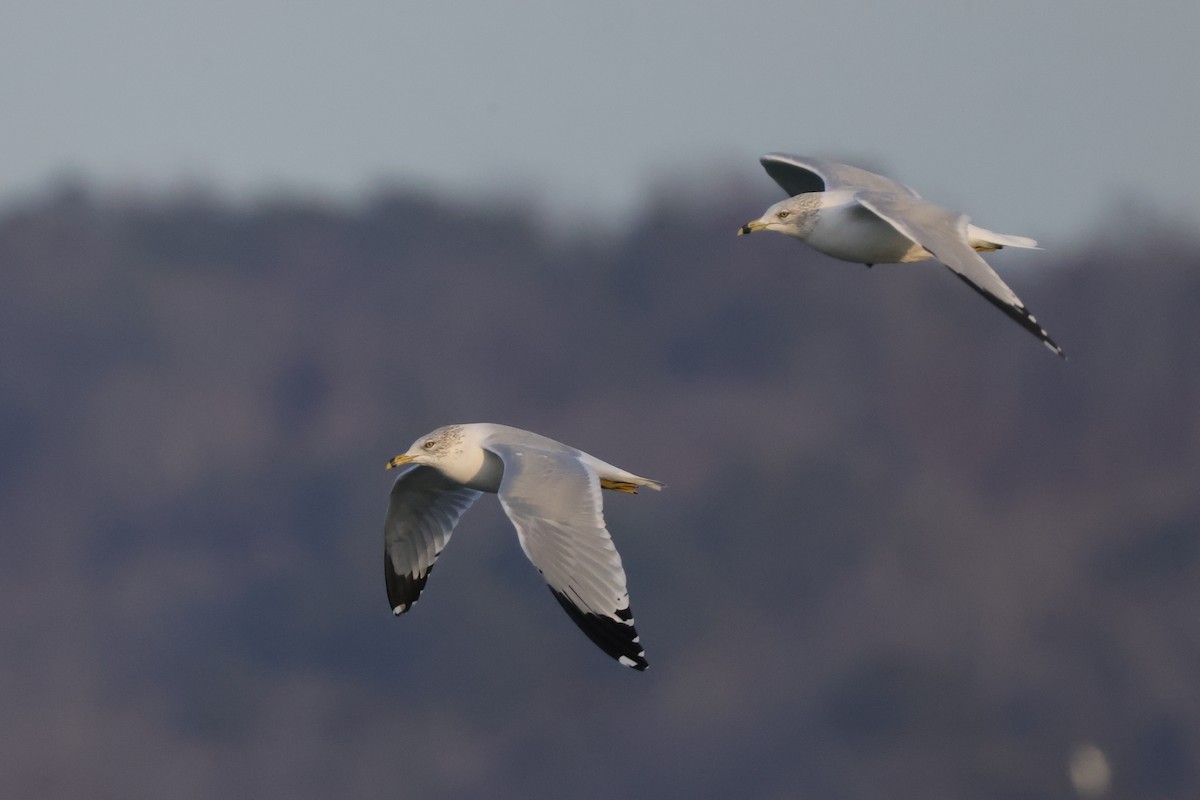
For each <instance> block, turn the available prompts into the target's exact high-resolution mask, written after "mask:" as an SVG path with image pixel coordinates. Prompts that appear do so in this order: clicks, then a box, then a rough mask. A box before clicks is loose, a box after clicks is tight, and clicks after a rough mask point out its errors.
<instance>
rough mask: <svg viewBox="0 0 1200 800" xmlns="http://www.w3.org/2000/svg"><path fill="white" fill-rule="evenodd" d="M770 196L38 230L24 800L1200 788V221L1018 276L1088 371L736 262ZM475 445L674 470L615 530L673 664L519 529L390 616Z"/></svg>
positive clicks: (1014, 337)
mask: <svg viewBox="0 0 1200 800" xmlns="http://www.w3.org/2000/svg"><path fill="white" fill-rule="evenodd" d="M768 194H769V193H768ZM768 194H764V193H763V192H761V191H759V192H749V191H747V190H745V189H743V188H739V187H736V186H732V187H731V186H714V187H712V191H710V192H694V193H687V194H686V196H683V197H678V196H675V197H669V196H668V194H667V193H664V195H663V199H661V200H659V201H654V202H652V203H651V204H650V207H649V208H647V209H646V211H645V213H643V214H640V215H638V217H637V219H636V221H635V222H633V223H630V224H628V225H625V226H619V225H616V224H611V225H608V227H601V228H597V227H593V226H592V225H591V224H590V223H589V225H588V226H580V227H579V228H578V229H573V228H572V226H571V225H569V224H566V221H564V220H562V219H560V220H559V224H558V225H556V226H551V225H550V224H549V223H547V222H546V221H545V220H543V219H542V218H541V217H540V216H539V215H538V214H536V213H534V212H533V211H531V210H529V209H528V208H526V207H524V206H523V205H522V204H521V203H518V202H512V203H505V202H497V201H496V200H494V199H492V200H488V201H484V202H475V203H469V202H459V201H455V200H453V199H451V198H446V197H438V196H433V195H428V194H422V193H419V192H415V191H408V190H406V189H404V188H403V187H395V188H392V189H388V190H385V191H381V192H379V193H378V194H376V195H374V196H371V197H370V198H368V199H364V200H363V201H361V202H360V203H358V204H354V205H347V204H341V205H339V204H334V203H322V202H318V201H310V200H304V199H295V198H281V199H276V200H260V201H255V202H252V203H240V204H238V203H231V202H226V201H224V200H221V199H219V198H213V197H211V196H207V195H205V194H203V193H188V192H180V193H177V194H172V195H169V196H159V197H149V198H147V197H136V196H134V197H130V196H120V195H106V194H102V193H93V192H92V191H90V190H89V189H88V188H87V187H86V186H79V185H75V186H67V187H64V188H61V189H60V190H56V191H51V192H47V193H46V194H45V195H44V196H42V197H38V198H27V199H26V200H24V201H19V202H13V203H10V204H9V205H8V206H7V207H6V209H5V211H4V212H3V214H2V216H0V353H2V367H3V371H2V376H3V389H2V392H0V530H2V531H3V553H4V556H3V557H2V558H0V703H2V705H0V712H2V716H0V719H2V722H0V795H3V796H5V797H25V798H59V797H63V798H66V797H72V798H76V797H89V798H104V797H111V798H137V797H146V798H151V797H153V798H167V797H169V798H214V797H221V798H228V797H289V798H291V800H302V799H303V798H329V797H380V798H383V797H387V798H396V797H403V798H409V797H411V798H422V799H425V798H441V797H468V796H471V797H488V798H530V797H546V798H551V797H553V798H563V797H572V798H601V797H604V798H608V797H767V798H791V797H814V798H815V797H820V798H861V797H920V798H931V799H933V798H964V797H969V798H985V799H986V798H996V799H997V800H999V799H1001V798H1005V799H1007V798H1042V797H1065V796H1070V795H1071V792H1072V789H1071V784H1070V783H1069V781H1068V776H1067V762H1068V759H1069V756H1070V754H1071V752H1072V750H1073V749H1074V748H1076V747H1078V746H1080V745H1082V744H1085V743H1094V744H1095V745H1096V746H1098V747H1099V748H1100V749H1101V750H1102V751H1103V752H1104V753H1105V754H1106V756H1107V757H1108V759H1109V763H1110V765H1111V767H1112V785H1111V790H1110V795H1111V796H1112V797H1121V798H1132V797H1137V798H1143V799H1146V798H1181V799H1182V798H1193V799H1194V798H1195V797H1196V796H1197V794H1198V793H1200V757H1198V754H1200V255H1198V254H1200V247H1198V245H1200V240H1198V237H1197V234H1196V232H1195V231H1170V230H1163V229H1160V228H1156V227H1155V225H1154V224H1153V222H1152V216H1151V215H1149V214H1142V215H1137V214H1135V215H1133V218H1132V219H1131V220H1130V224H1128V225H1127V226H1126V227H1123V228H1121V229H1120V230H1113V231H1110V232H1107V233H1104V234H1102V235H1098V236H1097V237H1095V238H1093V239H1091V240H1089V242H1088V243H1087V244H1085V245H1082V246H1073V247H1068V248H1064V247H1062V246H1056V244H1055V243H1054V242H1049V241H1046V242H1043V244H1044V245H1046V246H1047V248H1048V249H1047V250H1046V251H1045V252H1041V253H1015V252H1009V251H1006V252H1001V253H996V254H993V255H991V256H989V259H990V261H991V263H992V264H993V265H994V266H996V267H997V269H998V271H999V272H1000V273H1001V274H1002V276H1004V277H1005V278H1006V280H1008V281H1009V283H1010V284H1011V285H1012V286H1013V288H1014V289H1015V290H1016V291H1017V292H1018V294H1020V295H1021V296H1022V298H1023V299H1024V300H1025V301H1026V303H1027V304H1028V305H1029V307H1030V308H1031V309H1033V311H1034V312H1035V313H1036V314H1037V316H1038V318H1039V320H1040V321H1041V322H1043V323H1044V324H1045V326H1046V327H1047V329H1048V330H1049V331H1050V333H1051V334H1052V335H1053V336H1054V337H1055V338H1056V339H1057V340H1058V341H1059V342H1060V343H1061V344H1062V345H1063V346H1064V348H1065V349H1066V351H1067V353H1068V355H1069V356H1070V360H1069V361H1067V362H1065V363H1064V362H1062V361H1060V360H1059V359H1057V358H1055V357H1053V356H1052V355H1051V354H1049V353H1048V352H1046V351H1045V350H1044V349H1043V348H1042V347H1041V346H1040V345H1038V343H1037V342H1036V341H1035V340H1034V338H1033V337H1031V336H1029V335H1028V334H1027V333H1025V332H1023V331H1022V330H1020V329H1019V328H1018V327H1017V326H1016V325H1015V324H1013V323H1012V322H1011V321H1009V320H1008V319H1006V318H1005V317H1004V316H1003V315H1001V314H1000V313H999V312H997V311H996V310H995V309H994V308H992V307H991V306H990V305H989V304H987V303H986V302H984V301H983V300H982V299H981V298H979V297H978V296H976V295H975V294H974V293H972V292H970V291H969V290H968V289H966V287H964V286H963V285H962V284H961V282H960V281H958V280H956V279H955V278H954V277H953V276H952V275H950V274H949V273H948V272H946V271H944V270H942V269H940V268H938V267H935V266H932V265H919V266H909V267H900V266H879V267H876V268H875V269H872V270H866V269H863V268H862V267H859V266H855V265H849V264H842V263H840V262H835V261H832V260H829V259H826V258H824V257H822V256H819V255H817V254H815V253H813V252H812V251H810V250H808V249H807V248H805V247H804V246H803V245H800V244H799V243H796V242H791V241H787V240H785V239H783V238H782V237H774V236H766V235H764V236H757V237H751V238H750V239H741V240H739V239H737V238H736V237H735V236H734V232H735V230H736V228H737V226H738V225H739V224H741V223H742V222H744V221H745V220H746V219H748V218H750V217H751V216H754V215H757V214H758V213H759V212H760V211H761V208H762V207H763V206H765V205H766V203H768V202H772V201H773V199H774V196H773V194H772V195H770V196H768ZM979 222H980V223H981V224H983V225H996V226H997V227H998V228H999V229H1003V226H1001V225H999V224H998V223H995V222H994V221H991V220H983V219H981V220H979ZM552 227H553V228H554V229H553V230H551V228H552ZM1010 232H1011V233H1024V231H1010ZM456 421H460V422H469V421H493V422H505V423H509V424H513V425H518V426H521V427H526V428H530V429H534V430H537V431H539V432H542V433H545V434H547V435H550V436H553V437H555V438H558V439H561V440H563V441H566V442H569V443H571V444H574V445H577V446H579V447H582V448H584V449H586V450H589V451H590V452H592V453H595V454H596V455H598V456H600V457H602V458H605V459H607V460H610V461H613V462H614V463H616V464H619V465H621V466H623V467H626V468H628V469H631V470H634V471H637V472H640V473H642V474H645V475H649V476H652V477H655V478H659V479H661V480H664V481H665V482H666V483H667V484H668V488H667V490H666V491H664V492H663V493H662V494H654V493H649V494H645V493H644V494H642V495H640V496H638V497H636V498H628V497H623V496H617V497H607V498H606V500H607V501H608V502H607V506H608V519H609V523H610V527H611V528H612V530H613V531H614V537H615V538H616V540H617V544H618V546H619V547H620V549H621V552H622V554H623V556H624V559H625V564H626V568H627V571H628V572H629V576H630V585H631V590H632V595H633V605H634V611H635V613H636V615H637V620H638V625H639V629H640V630H641V631H642V636H643V641H644V642H645V644H646V646H647V651H648V657H649V659H650V662H651V669H650V671H649V672H647V673H645V674H644V675H639V674H635V673H633V672H632V671H629V670H625V669H622V668H621V667H619V666H617V665H616V664H615V663H614V662H612V661H610V660H609V659H607V658H606V657H605V656H604V655H603V654H602V653H600V652H599V650H597V649H596V648H594V647H593V646H592V645H591V644H590V643H588V642H587V640H586V639H585V638H584V637H583V636H582V635H581V634H579V632H578V631H576V630H575V629H574V627H573V626H572V625H571V623H570V621H569V620H568V619H567V617H566V616H565V615H563V614H562V612H561V611H560V610H559V609H558V607H557V605H556V604H555V603H554V602H553V601H552V599H551V597H550V595H549V593H548V592H546V591H545V590H544V589H543V588H541V587H540V581H539V579H538V576H537V575H536V573H535V572H534V571H533V570H532V569H531V568H529V567H528V566H527V565H526V564H525V563H524V560H523V557H522V556H521V554H520V552H519V549H518V548H517V545H516V540H515V536H514V535H513V533H512V530H511V528H510V527H509V526H508V524H507V522H506V520H505V519H504V517H503V515H502V514H501V513H500V511H499V509H498V507H497V504H496V503H495V502H494V501H491V500H489V499H488V498H484V500H483V501H481V502H480V503H479V504H478V506H477V508H475V509H474V510H472V512H471V513H470V514H468V515H467V516H466V517H465V518H464V520H463V522H462V524H461V525H460V528H459V531H458V532H457V534H456V536H455V539H454V543H452V545H451V546H450V548H449V549H448V550H447V552H446V553H445V554H444V555H443V558H442V560H441V561H440V562H439V566H438V569H437V570H436V571H435V575H434V577H433V578H432V579H431V581H430V585H429V587H428V591H427V593H426V595H425V596H424V597H423V598H422V602H421V603H420V604H419V605H418V607H417V608H416V609H415V611H414V612H413V613H412V614H410V615H408V616H406V617H404V618H402V619H400V620H396V619H393V618H392V617H391V615H390V613H389V612H388V608H387V602H386V599H385V597H384V593H383V586H382V565H381V561H382V540H381V525H382V516H383V510H384V508H385V505H386V498H387V490H388V488H389V486H390V480H391V477H392V476H390V475H389V474H387V473H385V472H384V470H383V464H384V462H385V460H386V459H387V458H389V457H390V456H392V455H394V454H396V453H398V452H401V451H402V450H404V449H405V448H407V446H408V445H409V443H410V442H411V441H412V440H413V439H415V438H416V437H417V436H419V435H420V434H422V433H424V432H426V431H427V430H429V429H432V428H433V427H436V426H437V425H440V424H444V423H448V422H456Z"/></svg>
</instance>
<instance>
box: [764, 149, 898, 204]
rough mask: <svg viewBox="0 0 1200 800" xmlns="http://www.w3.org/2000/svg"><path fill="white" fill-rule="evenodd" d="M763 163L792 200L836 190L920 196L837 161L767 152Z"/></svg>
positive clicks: (863, 170) (880, 176) (865, 171)
mask: <svg viewBox="0 0 1200 800" xmlns="http://www.w3.org/2000/svg"><path fill="white" fill-rule="evenodd" d="M759 162H760V163H761V164H762V165H763V169H765V170H766V171H767V174H768V175H770V176H771V178H773V179H774V181H775V182H776V183H778V184H779V185H780V186H781V187H783V190H784V191H785V192H787V193H788V195H790V196H792V197H795V196H796V195H798V194H804V193H806V192H827V191H833V190H836V189H863V190H865V191H871V192H897V193H899V194H906V195H910V196H912V197H920V195H919V194H917V193H916V192H914V191H913V190H912V189H910V188H908V187H907V186H905V185H904V184H902V183H897V182H896V181H894V180H892V179H891V178H885V177H883V176H882V175H876V174H875V173H874V172H868V171H867V170H865V169H860V168H858V167H852V166H850V165H849V164H839V163H838V162H836V161H826V160H825V159H822V158H805V157H804V156H793V155H789V154H788V153H767V154H766V155H765V156H763V157H762V158H760V159H759Z"/></svg>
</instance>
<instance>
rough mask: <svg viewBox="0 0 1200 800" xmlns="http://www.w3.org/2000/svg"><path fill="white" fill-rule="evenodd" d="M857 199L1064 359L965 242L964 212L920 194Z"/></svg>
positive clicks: (866, 195) (871, 194)
mask: <svg viewBox="0 0 1200 800" xmlns="http://www.w3.org/2000/svg"><path fill="white" fill-rule="evenodd" d="M855 199H856V200H857V201H858V203H859V205H861V206H862V207H863V208H865V209H867V210H868V211H871V212H873V213H874V214H875V215H876V216H878V217H879V218H880V219H882V220H884V221H886V222H887V223H888V224H889V225H891V226H892V227H893V228H895V229H896V230H898V231H900V232H901V233H902V234H904V235H905V236H907V237H908V238H909V239H912V240H913V241H914V242H916V243H917V244H919V245H921V247H924V248H925V249H926V250H928V251H929V252H930V253H932V254H933V257H934V258H936V259H937V260H938V261H940V262H942V263H943V264H945V265H946V266H947V267H949V268H950V270H951V271H952V272H954V274H956V275H958V277H960V278H962V279H963V280H964V281H965V282H966V283H967V284H968V285H969V286H970V287H971V288H972V289H974V290H975V291H977V292H979V293H980V294H981V295H983V296H984V297H986V298H987V299H988V301H989V302H990V303H991V304H992V305H994V306H996V308H998V309H1000V310H1001V311H1003V312H1004V313H1005V314H1007V315H1008V316H1010V317H1012V318H1013V319H1014V320H1016V321H1017V323H1018V324H1019V325H1020V326H1021V327H1022V328H1024V329H1025V330H1027V331H1029V332H1030V333H1032V334H1033V335H1034V336H1036V337H1038V339H1040V340H1041V342H1042V344H1044V345H1046V347H1047V348H1049V349H1050V351H1051V352H1053V353H1055V354H1057V355H1059V356H1061V357H1063V358H1066V356H1065V355H1064V354H1063V351H1062V348H1061V347H1059V346H1058V345H1057V344H1055V342H1054V340H1053V339H1051V338H1050V334H1048V333H1046V329H1045V328H1043V327H1042V326H1041V325H1039V324H1038V321H1037V320H1036V319H1034V317H1033V315H1032V314H1030V313H1029V310H1028V309H1027V308H1025V304H1024V303H1022V302H1021V298H1019V297H1017V294H1016V292H1014V291H1013V290H1012V289H1010V288H1009V287H1008V284H1006V283H1005V282H1004V281H1002V280H1001V279H1000V276H999V275H997V274H996V273H995V271H994V270H993V269H992V268H991V267H990V266H988V263H987V262H986V261H984V260H983V259H982V258H980V256H979V254H978V253H976V252H975V250H974V249H973V248H972V247H971V245H970V244H969V243H968V237H967V223H968V222H969V221H970V218H969V217H968V216H967V215H966V214H958V213H956V212H953V211H948V210H946V209H944V208H942V207H941V206H936V205H934V204H933V203H927V202H925V201H924V200H921V199H920V198H916V197H907V196H904V195H897V194H891V193H881V192H859V193H858V194H857V195H855Z"/></svg>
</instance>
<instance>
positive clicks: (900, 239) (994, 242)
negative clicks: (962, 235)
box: [785, 192, 1037, 264]
mask: <svg viewBox="0 0 1200 800" xmlns="http://www.w3.org/2000/svg"><path fill="white" fill-rule="evenodd" d="M828 194H829V195H830V198H829V199H834V200H835V202H834V203H833V204H830V205H824V206H822V208H821V212H820V214H819V215H818V216H817V222H816V225H815V226H814V227H813V229H812V230H811V231H810V232H809V233H808V235H807V236H805V237H804V241H805V243H807V244H808V245H809V246H810V247H812V248H813V249H814V250H819V251H820V252H822V253H824V254H825V255H827V256H832V257H833V258H838V259H841V260H842V261H853V262H855V263H858V264H907V263H912V262H914V261H927V260H929V259H930V258H933V255H932V254H931V253H930V252H929V251H928V250H926V249H925V248H924V247H922V246H921V245H919V244H917V243H916V242H914V241H913V240H912V239H910V238H908V237H907V236H905V235H904V234H903V233H901V232H900V231H898V230H896V229H895V228H894V227H892V225H891V223H889V222H887V221H886V220H883V219H880V218H879V217H877V216H876V215H874V214H873V213H871V212H869V211H867V210H866V209H865V208H863V207H862V206H861V205H859V204H858V202H857V201H856V200H854V198H853V195H852V193H846V194H845V197H839V196H836V195H835V193H833V192H830V193H828ZM785 232H786V231H785ZM967 238H968V242H969V243H970V245H971V247H972V248H974V249H975V250H980V251H985V252H986V251H989V250H997V249H999V248H1001V247H1023V248H1036V247H1037V242H1036V241H1034V240H1033V239H1029V238H1026V237H1024V236H1009V235H1006V234H1001V233H996V232H994V231H989V230H988V229H987V228H980V227H978V226H977V225H971V224H968V225H967Z"/></svg>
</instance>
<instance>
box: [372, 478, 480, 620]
mask: <svg viewBox="0 0 1200 800" xmlns="http://www.w3.org/2000/svg"><path fill="white" fill-rule="evenodd" d="M479 494H480V493H479V492H477V491H475V490H474V489H468V488H467V487H465V486H463V485H462V484H461V483H458V482H457V481H452V480H450V479H449V478H447V477H446V476H445V475H443V474H442V473H441V471H439V470H436V469H434V468H433V467H422V466H416V467H412V468H411V469H408V470H406V471H404V472H402V473H401V474H400V477H398V478H396V482H395V483H394V484H392V494H391V498H390V499H389V500H388V510H387V519H386V520H385V521H384V523H383V575H384V580H385V582H386V584H387V596H388V602H389V603H391V606H392V613H394V614H403V613H404V612H405V611H408V609H409V608H411V607H412V604H413V603H415V602H417V598H418V597H419V596H420V595H421V590H422V589H424V588H425V581H426V580H427V579H428V578H429V572H430V570H432V569H433V562H434V561H436V560H437V557H438V554H439V553H441V552H442V548H443V547H445V546H446V542H448V541H450V534H451V533H452V532H453V531H454V526H455V525H456V524H458V519H459V517H461V516H462V515H463V512H464V511H466V510H467V509H468V508H470V507H471V504H472V503H474V502H475V498H477V497H479Z"/></svg>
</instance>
